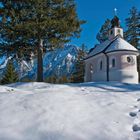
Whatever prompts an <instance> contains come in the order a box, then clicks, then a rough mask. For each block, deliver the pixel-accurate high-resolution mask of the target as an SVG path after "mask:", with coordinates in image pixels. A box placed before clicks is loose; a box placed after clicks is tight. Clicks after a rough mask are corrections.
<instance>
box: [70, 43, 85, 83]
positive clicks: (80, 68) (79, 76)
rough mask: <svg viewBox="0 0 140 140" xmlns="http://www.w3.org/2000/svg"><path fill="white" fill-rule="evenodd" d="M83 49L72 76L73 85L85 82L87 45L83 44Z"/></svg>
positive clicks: (80, 51) (79, 53)
mask: <svg viewBox="0 0 140 140" xmlns="http://www.w3.org/2000/svg"><path fill="white" fill-rule="evenodd" d="M81 48H82V49H80V50H79V52H78V57H77V61H76V64H75V71H74V73H73V74H72V75H71V82H72V83H82V82H84V69H85V66H84V56H85V54H86V51H85V45H84V44H83V45H82V47H81Z"/></svg>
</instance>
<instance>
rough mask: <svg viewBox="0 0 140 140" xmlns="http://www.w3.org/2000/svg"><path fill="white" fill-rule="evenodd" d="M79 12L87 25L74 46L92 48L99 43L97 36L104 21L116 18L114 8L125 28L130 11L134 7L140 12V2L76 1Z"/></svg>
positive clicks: (134, 0) (115, 0) (125, 0)
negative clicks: (82, 45) (83, 45)
mask: <svg viewBox="0 0 140 140" xmlns="http://www.w3.org/2000/svg"><path fill="white" fill-rule="evenodd" d="M75 1H76V4H77V12H78V15H79V18H80V19H83V20H86V21H87V23H86V24H85V25H83V26H82V29H83V31H82V33H81V37H80V38H79V39H73V40H72V41H71V43H72V44H74V45H77V46H80V45H81V44H83V43H84V44H85V45H86V46H87V47H88V48H92V47H93V46H94V45H95V44H96V43H98V42H97V40H96V34H97V32H98V31H99V30H100V27H101V25H102V24H103V23H104V21H105V20H106V19H107V18H109V19H112V18H113V16H114V8H117V9H118V12H117V13H118V14H117V15H118V17H119V18H120V21H121V25H122V27H124V19H125V18H126V17H128V13H129V9H130V8H131V7H132V6H135V7H137V9H139V10H140V0H75Z"/></svg>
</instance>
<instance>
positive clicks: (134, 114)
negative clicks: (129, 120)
mask: <svg viewBox="0 0 140 140" xmlns="http://www.w3.org/2000/svg"><path fill="white" fill-rule="evenodd" d="M129 115H130V116H131V117H136V116H137V112H130V113H129Z"/></svg>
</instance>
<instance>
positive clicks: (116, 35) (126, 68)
mask: <svg viewBox="0 0 140 140" xmlns="http://www.w3.org/2000/svg"><path fill="white" fill-rule="evenodd" d="M111 24H112V27H111V29H110V30H109V33H108V35H109V36H108V40H106V41H105V42H103V43H101V44H99V45H96V46H95V47H94V48H93V49H92V51H90V52H89V53H88V55H87V57H86V58H85V82H91V81H95V82H97V81H118V82H122V83H138V72H137V56H138V54H139V53H138V50H137V49H136V48H135V47H134V46H132V45H131V44H129V43H128V42H127V41H125V40H124V38H123V29H122V28H121V26H120V22H119V18H118V17H117V16H114V18H113V19H112V21H111Z"/></svg>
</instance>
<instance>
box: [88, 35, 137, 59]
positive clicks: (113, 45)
mask: <svg viewBox="0 0 140 140" xmlns="http://www.w3.org/2000/svg"><path fill="white" fill-rule="evenodd" d="M118 50H128V51H138V50H137V49H136V48H135V47H134V46H132V45H131V44H129V43H128V42H127V41H125V40H124V39H123V38H121V37H120V36H116V37H115V38H114V39H113V40H106V41H105V42H103V43H101V44H99V45H96V46H95V48H94V49H93V50H92V51H91V52H90V53H89V55H88V56H87V58H88V57H91V56H94V55H97V54H99V53H102V52H103V51H105V53H109V52H112V51H118Z"/></svg>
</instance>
